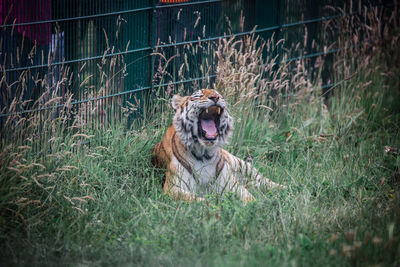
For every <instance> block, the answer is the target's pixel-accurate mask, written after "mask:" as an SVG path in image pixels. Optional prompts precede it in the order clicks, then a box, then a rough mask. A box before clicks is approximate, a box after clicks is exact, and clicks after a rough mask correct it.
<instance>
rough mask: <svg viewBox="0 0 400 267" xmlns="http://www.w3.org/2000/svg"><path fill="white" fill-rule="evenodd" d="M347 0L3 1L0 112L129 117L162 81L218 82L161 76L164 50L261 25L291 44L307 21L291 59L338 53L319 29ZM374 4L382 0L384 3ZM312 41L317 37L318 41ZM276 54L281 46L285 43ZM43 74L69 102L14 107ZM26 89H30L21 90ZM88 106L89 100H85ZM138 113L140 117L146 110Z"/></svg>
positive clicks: (263, 32)
mask: <svg viewBox="0 0 400 267" xmlns="http://www.w3.org/2000/svg"><path fill="white" fill-rule="evenodd" d="M346 2H347V1H332V0H325V1H316V0H301V1H293V0H275V1H262V0H253V1H245V0H232V1H223V0H197V1H190V0H186V1H182V0H175V1H172V0H171V1H166V0H160V1H156V0H152V1H144V0H116V1H100V0H40V1H30V0H21V1H18V2H15V3H14V2H13V1H3V5H2V7H1V10H0V13H1V23H2V26H1V37H0V38H1V47H2V48H1V55H0V60H1V61H0V62H1V63H0V64H1V72H2V74H3V77H5V79H6V80H7V86H6V85H5V83H4V82H3V83H2V85H1V91H2V95H1V99H0V104H1V108H0V110H1V114H0V120H4V119H6V118H7V117H9V116H12V115H17V114H25V113H31V112H37V111H42V110H49V109H54V108H61V107H64V106H65V105H67V104H68V105H70V106H73V107H76V110H77V112H78V110H80V111H79V112H81V113H82V114H83V116H89V115H88V114H89V113H90V112H89V110H90V109H97V112H98V115H97V116H98V117H101V119H100V121H103V122H104V121H106V120H108V119H109V118H113V119H117V118H121V117H122V115H123V114H122V111H123V109H121V107H124V106H126V103H127V102H129V103H134V104H135V103H136V104H137V102H138V101H139V102H140V101H144V100H143V99H145V98H144V97H143V93H144V92H152V91H153V90H154V88H155V87H158V88H160V87H161V88H162V87H167V86H169V87H174V86H177V85H180V84H185V85H186V86H187V87H188V88H190V87H193V83H197V85H198V86H210V82H212V81H213V80H214V79H215V77H216V74H215V70H212V71H211V72H210V73H208V74H207V75H196V73H195V72H193V73H189V75H188V77H186V78H185V79H181V80H177V79H176V75H175V74H171V77H172V78H171V80H170V81H162V82H160V81H158V82H156V81H155V78H154V77H155V76H156V72H157V64H158V62H157V61H158V60H159V59H157V57H158V54H157V53H158V51H161V50H162V51H164V52H165V51H166V52H165V53H167V55H169V56H170V57H171V56H173V55H174V53H175V52H176V51H179V50H178V49H179V47H182V46H184V45H193V46H199V45H201V44H202V43H208V42H215V41H218V40H219V39H220V38H229V37H232V36H235V37H241V36H245V35H249V34H251V33H252V32H254V33H256V34H258V35H260V36H261V37H263V38H264V39H268V38H270V37H271V36H274V37H275V38H276V39H277V40H279V39H282V38H284V39H285V40H286V45H287V46H289V47H290V46H293V45H294V44H295V43H297V42H299V41H301V40H303V38H304V34H305V30H304V29H305V27H307V35H308V40H307V43H306V45H305V47H304V49H302V50H301V51H296V50H294V51H292V54H291V56H290V57H289V58H288V59H285V61H284V62H290V61H295V60H298V59H311V58H315V57H318V56H324V57H327V56H329V55H331V56H332V55H334V54H335V53H336V52H337V51H338V49H337V48H331V49H328V50H327V49H325V48H326V47H327V43H328V42H329V40H325V39H324V38H322V35H321V30H322V29H323V23H324V22H326V21H329V20H332V19H336V18H339V17H341V16H351V15H354V14H357V13H358V12H359V11H358V10H357V8H356V7H354V9H353V10H347V12H346V13H339V12H338V11H337V10H336V9H335V8H336V7H343V6H345V3H346ZM368 2H369V3H370V2H371V1H368ZM18 3H19V4H18ZM375 5H382V3H381V2H378V1H376V3H375ZM326 6H331V7H333V8H326ZM241 15H242V16H241ZM241 17H244V22H243V21H241ZM227 18H229V19H227ZM256 25H257V28H255V29H254V27H255V26H256ZM312 40H316V41H317V43H318V44H317V45H315V44H313V45H312V44H311V41H312ZM278 53H283V52H282V51H281V50H279V51H278ZM190 60H191V61H192V62H190V64H191V65H193V66H196V64H198V63H199V62H200V61H201V59H199V58H193V59H190ZM198 61H199V62H198ZM171 62H172V63H171V66H170V67H169V70H171V72H176V70H177V69H178V68H179V65H178V64H179V60H176V61H174V60H172V61H171ZM174 65H175V66H174ZM22 73H28V75H27V77H28V79H27V80H25V82H26V85H25V86H24V88H23V89H18V88H19V87H18V82H15V81H17V80H18V79H21V78H20V77H21V74H22ZM63 75H64V76H63ZM174 75H175V76H174ZM40 79H41V81H42V82H41V84H43V83H45V84H47V90H50V91H51V90H54V91H57V92H54V93H52V94H50V96H49V97H50V98H51V97H59V98H60V99H62V101H59V102H58V103H56V104H51V105H44V106H43V105H42V106H34V105H29V104H26V105H24V107H23V108H21V109H19V110H10V108H9V107H10V105H11V103H12V98H15V97H19V99H20V100H21V101H26V102H28V103H29V102H34V101H36V100H37V99H38V98H39V96H40V95H41V94H42V93H43V91H44V90H45V89H44V88H43V86H41V85H40V84H37V82H35V81H38V80H40ZM43 81H44V82H43ZM325 81H326V83H325V84H324V85H323V88H327V87H330V86H332V83H331V82H330V79H329V77H325ZM13 87H15V89H14V88H13ZM18 90H20V91H18ZM21 90H22V91H23V92H24V93H23V96H18V95H17V94H18V93H17V92H22V91H21ZM67 93H69V94H71V95H72V100H71V99H70V101H69V102H68V103H67V104H66V102H65V101H66V100H65V99H63V96H64V95H66V94H67ZM89 104H90V105H89ZM84 105H89V106H87V107H86V108H84ZM85 114H86V115H85ZM130 116H131V117H135V116H138V113H137V112H136V113H135V112H134V113H131V115H130Z"/></svg>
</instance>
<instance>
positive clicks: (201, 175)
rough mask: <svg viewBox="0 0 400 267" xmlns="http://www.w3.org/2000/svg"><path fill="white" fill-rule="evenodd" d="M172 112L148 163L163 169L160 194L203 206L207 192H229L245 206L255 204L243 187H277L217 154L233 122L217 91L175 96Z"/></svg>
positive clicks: (245, 164)
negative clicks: (247, 202) (170, 120)
mask: <svg viewBox="0 0 400 267" xmlns="http://www.w3.org/2000/svg"><path fill="white" fill-rule="evenodd" d="M172 106H173V108H174V109H175V111H176V113H175V116H174V119H173V124H172V125H171V126H170V127H169V128H168V130H167V132H166V134H165V136H164V137H163V139H162V141H161V142H160V143H158V144H156V146H155V147H154V149H153V163H154V164H155V166H156V167H161V168H165V169H166V180H165V183H164V189H163V192H164V194H168V195H171V196H172V197H174V198H175V199H184V200H187V201H192V200H202V199H203V198H202V195H203V194H205V193H208V192H218V193H220V194H221V195H222V194H223V193H224V192H228V191H232V192H236V193H237V194H238V196H239V197H240V198H241V199H242V200H243V201H244V202H246V201H251V200H253V199H254V197H253V196H252V194H251V193H250V192H249V191H248V190H247V187H248V186H256V187H259V186H261V185H265V186H267V187H268V188H274V187H282V186H280V185H278V184H276V183H274V182H272V181H270V180H268V179H266V178H264V177H263V176H262V175H261V174H260V173H259V172H258V171H257V170H256V169H255V168H253V166H251V164H250V163H248V162H245V161H243V160H241V159H239V158H237V157H235V156H233V155H232V154H230V153H229V152H227V151H226V150H224V149H222V145H223V144H225V143H226V142H227V139H228V138H229V136H230V135H231V134H232V131H233V120H232V118H231V116H230V115H229V113H228V110H227V108H226V103H225V101H224V99H223V98H222V96H221V95H220V94H219V93H218V92H217V91H215V90H211V89H202V90H199V91H197V92H195V93H194V94H193V95H191V96H186V97H180V96H178V95H175V96H174V97H173V98H172Z"/></svg>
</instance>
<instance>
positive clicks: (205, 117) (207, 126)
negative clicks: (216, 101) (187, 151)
mask: <svg viewBox="0 0 400 267" xmlns="http://www.w3.org/2000/svg"><path fill="white" fill-rule="evenodd" d="M223 111H224V109H223V108H221V107H220V106H211V107H208V108H206V109H204V110H202V112H201V113H200V115H199V120H198V121H199V135H200V136H201V137H202V138H203V139H205V140H210V141H211V140H215V139H217V136H218V129H219V120H220V117H221V114H222V112H223Z"/></svg>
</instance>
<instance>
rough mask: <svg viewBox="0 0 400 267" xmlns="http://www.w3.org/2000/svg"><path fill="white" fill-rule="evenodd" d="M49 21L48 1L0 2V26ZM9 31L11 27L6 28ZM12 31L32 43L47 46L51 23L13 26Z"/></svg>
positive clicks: (11, 0) (3, 0)
mask: <svg viewBox="0 0 400 267" xmlns="http://www.w3.org/2000/svg"><path fill="white" fill-rule="evenodd" d="M50 19H51V1H50V0H0V24H2V25H3V24H5V25H10V24H14V23H15V24H21V23H29V22H39V21H47V20H50ZM7 28H8V29H11V28H12V27H7ZM14 30H16V31H18V32H19V33H21V34H23V35H25V37H27V38H29V39H30V40H31V42H32V43H35V41H36V43H37V44H38V45H42V44H48V43H49V42H50V39H51V23H38V24H32V25H19V26H15V28H14Z"/></svg>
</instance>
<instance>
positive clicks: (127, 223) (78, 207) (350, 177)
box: [0, 9, 400, 266]
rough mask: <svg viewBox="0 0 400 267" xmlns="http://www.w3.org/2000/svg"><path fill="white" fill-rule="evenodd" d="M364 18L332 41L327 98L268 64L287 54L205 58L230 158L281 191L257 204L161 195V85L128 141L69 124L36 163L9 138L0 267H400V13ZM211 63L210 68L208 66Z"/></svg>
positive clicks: (29, 136) (28, 149) (264, 194)
mask: <svg viewBox="0 0 400 267" xmlns="http://www.w3.org/2000/svg"><path fill="white" fill-rule="evenodd" d="M360 13H361V15H360V16H354V17H353V16H351V17H348V16H344V17H342V18H340V19H338V20H335V21H331V22H330V23H332V24H331V25H329V27H328V28H330V27H332V28H339V29H341V31H340V33H341V34H338V35H336V38H335V39H336V40H337V44H336V45H337V46H338V47H339V48H340V49H341V50H340V51H339V52H338V54H337V55H336V59H337V60H336V62H335V64H334V72H333V73H334V75H335V83H336V85H334V86H333V87H331V88H329V89H328V90H329V94H330V97H329V98H325V97H324V94H327V93H326V91H325V92H323V90H322V88H321V80H320V78H319V77H320V76H319V75H313V76H311V74H310V69H308V68H307V67H306V66H307V62H305V60H297V61H293V62H289V63H287V64H277V65H276V64H274V63H279V62H277V60H278V58H275V57H273V58H263V57H261V56H260V55H261V54H263V53H265V54H266V55H270V54H273V53H272V52H273V50H274V49H276V47H277V45H279V44H277V43H278V42H280V43H281V42H283V41H279V40H278V41H277V42H275V41H273V40H268V41H266V42H264V41H262V40H260V39H258V38H257V37H256V36H255V35H254V34H253V35H250V36H248V37H245V38H243V39H233V38H232V39H222V40H221V41H220V42H218V43H214V44H210V45H212V46H213V48H215V49H216V51H217V53H216V54H215V55H214V56H215V57H216V58H217V60H215V61H214V60H213V61H212V62H216V66H215V67H216V70H217V74H218V76H217V79H216V81H215V84H214V85H211V86H212V87H214V88H216V89H218V90H220V91H221V92H222V93H223V94H224V96H225V97H226V99H227V100H228V102H229V104H230V106H229V109H230V111H231V113H232V114H233V115H234V119H235V133H234V136H233V137H232V140H231V142H230V144H229V145H227V147H226V148H227V149H228V150H229V151H230V152H232V153H233V154H235V155H238V156H240V157H241V158H244V159H247V160H249V161H252V162H253V164H254V165H255V166H256V167H257V168H258V169H259V170H260V171H261V172H262V173H263V174H264V175H265V176H266V177H268V178H270V179H272V180H274V181H276V182H279V183H282V184H285V185H287V186H288V189H287V190H281V191H279V192H275V191H274V192H268V191H265V190H257V191H254V192H252V193H254V195H255V196H256V198H257V201H255V202H253V203H249V204H247V205H242V203H241V202H240V200H238V199H237V198H235V196H233V195H230V194H227V195H225V196H224V197H223V198H222V199H219V198H217V197H215V196H214V195H210V196H208V197H207V200H206V201H205V202H201V203H190V204H189V203H186V202H175V201H173V200H172V199H170V198H169V197H167V196H164V195H162V194H161V182H162V179H163V178H162V177H163V171H162V170H157V169H155V168H154V167H153V166H151V163H150V157H151V149H152V147H153V146H154V144H155V143H156V142H158V141H159V140H160V139H161V137H162V135H163V134H164V132H165V130H166V128H167V127H168V126H169V123H170V122H171V115H172V110H171V108H168V106H169V98H168V94H164V92H163V90H164V89H165V87H163V86H160V87H159V88H158V91H157V92H154V94H155V96H156V100H155V106H151V107H150V109H151V110H153V113H152V114H149V117H148V119H147V120H141V121H139V120H138V121H137V122H136V123H135V124H134V125H133V127H132V128H131V129H130V130H128V131H125V130H124V125H123V124H121V125H115V126H110V127H109V128H104V129H99V131H98V132H87V131H86V130H83V131H74V132H73V133H71V134H69V133H70V132H71V129H70V128H68V127H67V125H68V124H65V125H66V128H65V129H64V128H61V129H62V130H60V128H58V127H61V126H57V125H55V126H54V129H56V130H57V131H60V132H63V134H62V135H58V134H56V133H57V131H55V132H52V134H51V135H49V136H48V139H46V141H47V145H46V146H43V147H42V148H43V150H41V151H42V153H40V154H35V153H33V151H35V150H34V148H33V147H34V145H30V143H29V142H35V141H36V136H35V135H34V133H35V131H26V137H24V138H25V139H18V138H17V139H18V140H23V141H24V142H25V143H27V144H25V143H24V145H23V144H22V143H19V141H18V142H17V141H16V140H17V139H16V138H9V137H5V138H4V139H2V140H3V141H2V142H3V143H2V145H1V151H2V153H1V154H0V158H1V162H2V164H1V167H0V168H1V169H0V173H1V199H0V212H1V213H0V214H1V216H0V229H1V232H0V233H1V235H0V240H1V258H2V259H3V262H4V263H14V264H32V263H36V264H51V265H53V264H58V263H60V262H61V263H63V264H65V265H76V264H87V265H108V264H110V265H127V264H138V265H139V264H140V265H159V264H163V265H189V264H196V265H246V266H247V265H261V264H262V265H276V266H286V265H294V266H295V265H320V266H327V265H330V266H337V265H382V266H386V265H394V266H396V265H398V264H399V261H400V258H399V253H398V252H399V249H400V244H399V233H400V231H399V229H400V228H399V224H398V223H399V216H400V214H399V204H400V202H399V199H400V195H399V191H398V186H399V177H400V175H399V166H400V162H399V156H398V150H397V149H396V148H398V147H400V138H399V133H400V131H399V125H400V117H399V114H400V112H399V111H400V110H399V109H400V107H399V105H398V103H399V100H400V96H399V93H400V92H399V88H400V87H399V82H400V79H399V77H400V75H399V74H400V73H399V64H398V60H399V58H400V57H399V53H400V52H399V51H400V49H399V48H400V47H399V42H398V38H399V36H400V31H399V27H398V26H399V23H400V21H399V16H398V11H397V10H396V9H394V10H391V11H390V12H387V11H385V12H382V11H381V10H380V9H368V10H366V11H365V12H360ZM357 18H358V19H360V21H356V19H357ZM354 25H357V27H354ZM357 29H361V30H360V31H358V30H357ZM336 32H337V31H336ZM382 37H383V39H382ZM202 47H203V48H202V49H201V50H200V51H201V53H202V54H203V53H205V51H211V50H209V48H208V47H207V46H206V44H204V45H203V46H202ZM186 49H187V52H191V53H192V51H194V50H190V49H195V48H194V47H186ZM159 53H160V55H162V51H159ZM181 56H182V57H183V58H184V54H182V55H181ZM172 60H174V59H171V61H168V58H165V61H163V62H172ZM280 60H283V61H284V60H285V57H284V56H283V57H281V59H280ZM202 62H203V64H204V66H203V67H202V68H203V69H204V70H207V64H209V63H207V62H210V61H206V60H204V61H202ZM321 62H322V58H321ZM182 64H185V62H184V60H183V62H182ZM182 66H183V67H182V68H191V67H192V66H189V65H188V66H185V65H182ZM213 67H214V66H213ZM167 71H168V67H163V66H161V69H160V73H159V75H161V76H159V78H160V77H161V78H160V79H164V80H165V81H168V77H169V78H171V76H172V75H171V76H170V75H169V74H167V73H166V72H167ZM319 71H320V70H319V69H316V72H317V73H318V72H319ZM185 73H186V74H185ZM190 73H192V72H190V71H189V70H187V72H184V71H183V69H182V71H181V72H180V74H179V73H178V75H181V76H178V77H179V78H184V77H185V75H189V74H190ZM163 75H165V76H168V77H165V76H163ZM172 77H173V76H172ZM311 77H313V78H311ZM167 83H168V82H167ZM160 84H164V82H160ZM170 88H171V92H169V93H172V92H173V90H175V91H181V92H183V91H184V88H183V87H179V86H177V88H174V87H170ZM66 114H67V113H66ZM58 117H59V118H63V117H62V116H60V115H59V116H58ZM45 118H46V117H45ZM60 120H61V119H60ZM53 121H57V120H53ZM11 125H17V124H15V122H14V123H13V124H10V127H11ZM49 125H51V124H50V122H49ZM62 125H64V124H62ZM27 127H29V124H28V125H27V126H24V127H20V128H13V129H21V130H22V129H23V130H26V129H27ZM10 134H11V133H10ZM93 134H96V135H101V136H102V137H103V138H94V136H93ZM41 138H43V137H42V136H41ZM86 139H89V140H90V146H89V145H87V144H86V143H85V142H82V141H83V140H86ZM30 140H32V141H30ZM45 143H46V142H45ZM385 146H387V147H389V148H386V150H385ZM49 148H51V149H49Z"/></svg>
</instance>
